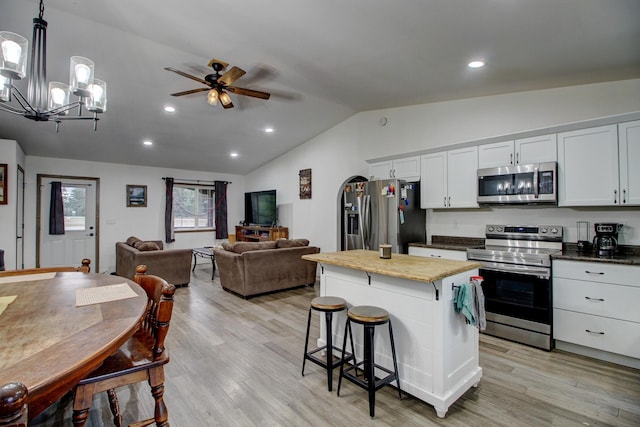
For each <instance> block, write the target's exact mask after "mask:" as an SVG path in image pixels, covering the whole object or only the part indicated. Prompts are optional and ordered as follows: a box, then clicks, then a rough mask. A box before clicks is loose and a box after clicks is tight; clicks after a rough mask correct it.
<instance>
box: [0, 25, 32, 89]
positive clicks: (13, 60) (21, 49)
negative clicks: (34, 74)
mask: <svg viewBox="0 0 640 427" xmlns="http://www.w3.org/2000/svg"><path fill="white" fill-rule="evenodd" d="M28 45H29V42H28V41H27V39H25V38H24V37H22V36H21V35H19V34H16V33H12V32H10V31H0V74H2V75H3V76H5V77H8V78H10V79H13V80H20V79H21V78H23V77H24V76H25V75H26V73H27V51H28Z"/></svg>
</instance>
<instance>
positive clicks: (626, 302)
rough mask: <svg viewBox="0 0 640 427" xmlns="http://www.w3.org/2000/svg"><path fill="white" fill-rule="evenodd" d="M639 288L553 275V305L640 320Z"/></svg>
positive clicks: (600, 314)
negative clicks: (639, 305) (639, 307)
mask: <svg viewBox="0 0 640 427" xmlns="http://www.w3.org/2000/svg"><path fill="white" fill-rule="evenodd" d="M639 302H640V288H636V287H631V286H620V285H612V284H609V283H595V282H586V281H579V280H570V279H565V278H562V277H557V278H554V279H553V307H554V308H561V309H565V310H571V311H579V312H582V313H586V314H595V315H598V316H604V317H611V318H614V319H620V320H628V321H632V322H640V310H639V309H638V303H639Z"/></svg>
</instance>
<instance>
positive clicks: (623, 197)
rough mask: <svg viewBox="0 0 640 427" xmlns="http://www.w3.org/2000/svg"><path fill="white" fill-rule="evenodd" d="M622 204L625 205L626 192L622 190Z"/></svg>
mask: <svg viewBox="0 0 640 427" xmlns="http://www.w3.org/2000/svg"><path fill="white" fill-rule="evenodd" d="M622 203H627V190H626V189H624V190H622Z"/></svg>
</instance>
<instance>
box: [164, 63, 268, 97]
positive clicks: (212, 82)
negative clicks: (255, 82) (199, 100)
mask: <svg viewBox="0 0 640 427" xmlns="http://www.w3.org/2000/svg"><path fill="white" fill-rule="evenodd" d="M207 65H208V66H209V67H211V68H213V71H214V73H213V74H207V75H206V76H205V77H204V79H201V78H200V77H196V76H192V75H191V74H187V73H185V72H183V71H180V70H176V69H175V68H172V67H166V68H165V70H167V71H172V72H174V73H176V74H179V75H181V76H183V77H186V78H188V79H191V80H195V81H197V82H200V83H202V84H204V85H205V86H207V87H203V88H200V89H191V90H185V91H183V92H177V93H172V94H171V96H183V95H191V94H193V93H199V92H209V93H208V94H207V102H208V103H209V104H211V105H216V104H217V103H218V100H220V104H222V107H223V108H224V109H228V108H233V103H232V102H231V97H230V96H229V93H228V92H230V93H233V94H235V95H245V96H252V97H254V98H260V99H269V97H270V96H271V95H270V94H268V93H267V92H260V91H258V90H253V89H245V88H241V87H237V86H231V83H233V82H235V81H236V80H238V79H239V78H240V77H242V76H243V75H245V73H246V72H245V71H244V70H243V69H242V68H238V67H236V66H233V67H231V69H230V70H229V71H227V72H225V73H224V74H220V72H221V71H223V70H225V69H226V68H227V67H228V66H229V64H228V63H226V62H224V61H221V60H219V59H212V60H211V61H209V64H207Z"/></svg>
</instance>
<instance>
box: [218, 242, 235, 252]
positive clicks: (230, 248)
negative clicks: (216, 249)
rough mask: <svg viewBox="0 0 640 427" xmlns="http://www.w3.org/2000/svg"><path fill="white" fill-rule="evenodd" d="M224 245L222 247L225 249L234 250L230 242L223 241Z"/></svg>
mask: <svg viewBox="0 0 640 427" xmlns="http://www.w3.org/2000/svg"><path fill="white" fill-rule="evenodd" d="M220 246H222V249H224V250H225V251H232V250H233V245H232V244H231V243H229V242H222V244H221V245H220Z"/></svg>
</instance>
